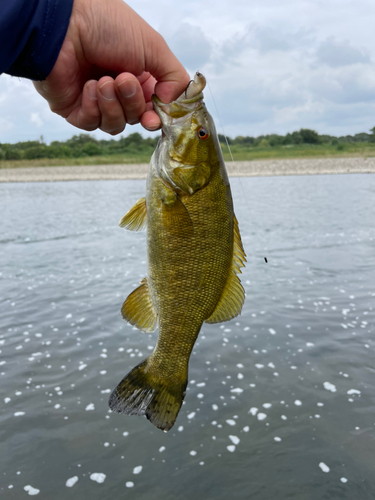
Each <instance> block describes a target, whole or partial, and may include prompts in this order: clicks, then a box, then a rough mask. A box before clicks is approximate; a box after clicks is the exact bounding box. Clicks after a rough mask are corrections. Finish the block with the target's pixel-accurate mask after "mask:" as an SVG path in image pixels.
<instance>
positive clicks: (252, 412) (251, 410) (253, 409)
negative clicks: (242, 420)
mask: <svg viewBox="0 0 375 500" xmlns="http://www.w3.org/2000/svg"><path fill="white" fill-rule="evenodd" d="M258 411H259V410H258V408H255V406H253V407H252V408H250V410H249V413H251V415H252V416H253V417H255V415H256V414H257V413H258Z"/></svg>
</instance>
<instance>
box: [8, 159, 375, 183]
mask: <svg viewBox="0 0 375 500" xmlns="http://www.w3.org/2000/svg"><path fill="white" fill-rule="evenodd" d="M227 169H228V173H229V175H230V176H231V177H262V176H276V175H323V174H368V173H375V158H367V159H366V158H327V159H323V158H312V159H304V160H266V161H243V162H228V163H227ZM147 170H148V164H144V163H143V164H138V165H95V166H72V167H28V168H10V169H0V182H50V181H88V180H116V179H145V178H146V176H147Z"/></svg>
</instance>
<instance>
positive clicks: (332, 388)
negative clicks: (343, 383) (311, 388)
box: [323, 382, 337, 392]
mask: <svg viewBox="0 0 375 500" xmlns="http://www.w3.org/2000/svg"><path fill="white" fill-rule="evenodd" d="M323 387H324V389H325V390H326V391H331V392H336V391H337V389H336V386H335V385H334V384H331V382H324V383H323Z"/></svg>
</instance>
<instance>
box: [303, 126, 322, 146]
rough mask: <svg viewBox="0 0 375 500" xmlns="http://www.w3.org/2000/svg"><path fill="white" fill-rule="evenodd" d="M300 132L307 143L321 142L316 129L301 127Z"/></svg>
mask: <svg viewBox="0 0 375 500" xmlns="http://www.w3.org/2000/svg"><path fill="white" fill-rule="evenodd" d="M299 133H300V136H301V137H302V142H305V143H306V144H319V143H320V138H319V134H318V132H315V130H310V129H309V128H301V130H300V131H299Z"/></svg>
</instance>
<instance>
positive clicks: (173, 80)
mask: <svg viewBox="0 0 375 500" xmlns="http://www.w3.org/2000/svg"><path fill="white" fill-rule="evenodd" d="M152 42H153V43H152V44H148V45H146V47H145V48H146V53H145V62H146V64H145V70H146V71H148V72H149V73H151V75H152V76H153V77H155V79H156V80H157V82H158V83H157V84H156V86H155V94H156V95H157V96H158V97H159V99H160V100H161V101H163V102H171V101H173V100H174V99H177V97H179V96H180V95H181V94H182V92H183V91H184V90H185V89H186V87H187V85H188V83H189V81H190V77H189V75H188V73H187V71H186V69H185V68H184V67H183V66H182V64H181V63H180V61H179V60H178V59H177V58H176V56H175V55H174V54H173V52H172V51H171V50H170V48H169V47H168V45H167V43H166V41H165V40H164V38H163V37H162V36H161V35H159V34H154V36H153V39H152Z"/></svg>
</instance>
